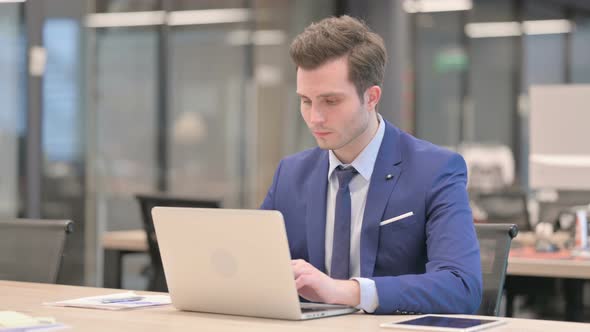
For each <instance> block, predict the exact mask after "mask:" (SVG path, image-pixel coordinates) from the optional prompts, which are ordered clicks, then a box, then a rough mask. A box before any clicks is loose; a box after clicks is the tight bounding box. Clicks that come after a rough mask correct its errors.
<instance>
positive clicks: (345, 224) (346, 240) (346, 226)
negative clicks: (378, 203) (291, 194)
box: [330, 166, 358, 279]
mask: <svg viewBox="0 0 590 332" xmlns="http://www.w3.org/2000/svg"><path fill="white" fill-rule="evenodd" d="M335 171H336V176H337V177H338V186H339V188H338V193H337V194H336V211H335V213H334V243H333V246H332V267H331V270H330V272H331V273H330V275H331V277H332V278H334V279H348V278H349V277H350V266H349V265H350V218H351V216H350V215H351V201H350V190H349V189H348V183H349V182H350V180H352V178H353V177H354V176H355V175H356V174H357V173H358V172H357V171H356V169H354V167H349V168H342V166H338V168H336V170H335Z"/></svg>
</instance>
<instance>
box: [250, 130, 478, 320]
mask: <svg viewBox="0 0 590 332" xmlns="http://www.w3.org/2000/svg"><path fill="white" fill-rule="evenodd" d="M328 164H329V162H328V152H327V151H326V150H321V149H319V148H314V149H311V150H306V151H303V152H300V153H297V154H295V155H292V156H289V157H286V158H285V159H283V160H282V161H281V162H280V164H279V166H278V169H277V171H276V173H275V176H274V179H273V183H272V186H271V187H270V189H269V191H268V194H267V196H266V198H265V200H264V202H263V203H262V207H261V208H262V209H268V210H278V211H280V212H281V213H282V214H283V217H284V219H285V226H286V230H287V236H288V239H289V247H290V250H291V257H292V258H293V259H304V260H306V261H308V262H310V263H311V264H313V265H314V266H315V267H316V268H318V269H320V270H321V271H324V272H325V271H326V268H325V263H324V262H325V257H324V255H325V245H324V240H325V235H326V234H325V233H326V232H325V225H326V192H327V185H328ZM389 174H391V175H392V176H393V177H390V179H387V177H388V175H389ZM466 182H467V171H466V166H465V162H464V160H463V158H462V157H461V156H460V155H458V154H456V153H453V152H451V151H448V150H445V149H442V148H440V147H437V146H435V145H433V144H431V143H428V142H426V141H422V140H419V139H417V138H415V137H413V136H411V135H408V134H406V133H404V132H402V131H401V130H399V129H398V128H396V127H395V126H393V125H391V124H390V123H388V122H386V128H385V135H384V137H383V142H382V143H381V147H380V149H379V154H378V156H377V160H376V161H375V168H374V170H373V175H372V176H371V182H370V186H369V191H368V193H367V203H366V207H365V212H364V218H363V225H362V233H361V243H360V247H361V253H360V257H361V277H364V278H370V279H373V280H374V281H375V285H376V287H377V293H378V296H379V307H378V308H377V310H376V311H375V313H378V314H391V313H400V312H408V313H410V312H416V313H418V312H420V313H473V312H475V311H476V310H477V309H478V307H479V304H480V301H481V295H482V279H481V266H480V256H479V244H478V241H477V238H476V235H475V230H474V226H473V218H472V215H471V209H470V207H469V200H468V197H467V191H466ZM407 212H413V213H414V215H413V216H411V217H409V218H405V219H401V220H399V221H396V222H393V223H390V224H386V225H384V226H380V225H379V223H380V222H381V221H383V220H387V219H390V218H393V217H396V216H399V215H401V214H404V213H407Z"/></svg>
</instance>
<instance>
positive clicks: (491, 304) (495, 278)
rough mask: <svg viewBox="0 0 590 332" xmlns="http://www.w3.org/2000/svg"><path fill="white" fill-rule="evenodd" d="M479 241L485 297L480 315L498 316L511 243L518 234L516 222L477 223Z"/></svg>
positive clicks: (479, 311) (478, 312)
mask: <svg viewBox="0 0 590 332" xmlns="http://www.w3.org/2000/svg"><path fill="white" fill-rule="evenodd" d="M475 231H476V232H477V239H478V241H479V248H480V255H481V272H482V277H483V297H482V301H481V305H480V307H479V310H478V311H477V314H478V315H486V316H498V313H499V309H500V301H501V300H502V290H503V289H504V279H505V277H506V267H507V265H508V254H509V253H510V243H511V242H512V239H513V238H514V237H515V236H516V234H518V227H517V226H516V225H514V224H476V225H475Z"/></svg>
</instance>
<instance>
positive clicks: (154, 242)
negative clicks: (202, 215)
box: [135, 194, 221, 292]
mask: <svg viewBox="0 0 590 332" xmlns="http://www.w3.org/2000/svg"><path fill="white" fill-rule="evenodd" d="M135 198H136V199H137V201H138V202H139V205H140V208H141V217H142V220H143V227H144V229H145V232H146V235H147V240H148V248H149V255H150V260H151V264H152V269H153V270H152V276H151V277H150V281H149V285H148V290H152V291H161V292H165V291H167V290H168V288H167V286H166V278H165V277H164V268H163V266H162V258H161V257H160V248H159V247H158V239H157V238H156V231H155V229H154V221H153V219H152V208H154V207H156V206H171V207H197V208H219V207H220V206H221V204H220V202H219V201H216V200H200V199H190V198H180V197H172V196H168V195H147V194H138V195H135Z"/></svg>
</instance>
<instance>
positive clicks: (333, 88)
mask: <svg viewBox="0 0 590 332" xmlns="http://www.w3.org/2000/svg"><path fill="white" fill-rule="evenodd" d="M297 94H298V95H299V97H300V98H301V115H302V116H303V119H304V120H305V123H306V124H307V126H308V127H309V130H310V131H311V133H312V134H313V136H314V137H315V139H316V141H317V143H318V146H319V147H320V148H322V149H328V150H352V151H354V150H357V147H356V146H357V145H359V144H361V145H363V144H364V142H358V141H359V140H361V138H362V136H363V134H364V133H365V132H366V131H367V128H368V125H369V119H370V118H369V116H370V115H373V116H374V114H373V112H369V111H368V110H367V107H366V102H365V103H361V100H360V98H359V95H358V93H357V90H356V87H355V85H354V84H353V83H352V82H351V81H350V80H349V78H348V59H347V57H341V58H338V59H335V60H332V61H329V62H327V63H325V64H323V65H321V66H320V67H318V68H316V69H313V70H306V69H303V68H298V69H297ZM365 99H366V98H365ZM360 148H361V149H362V148H364V145H363V146H360Z"/></svg>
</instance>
